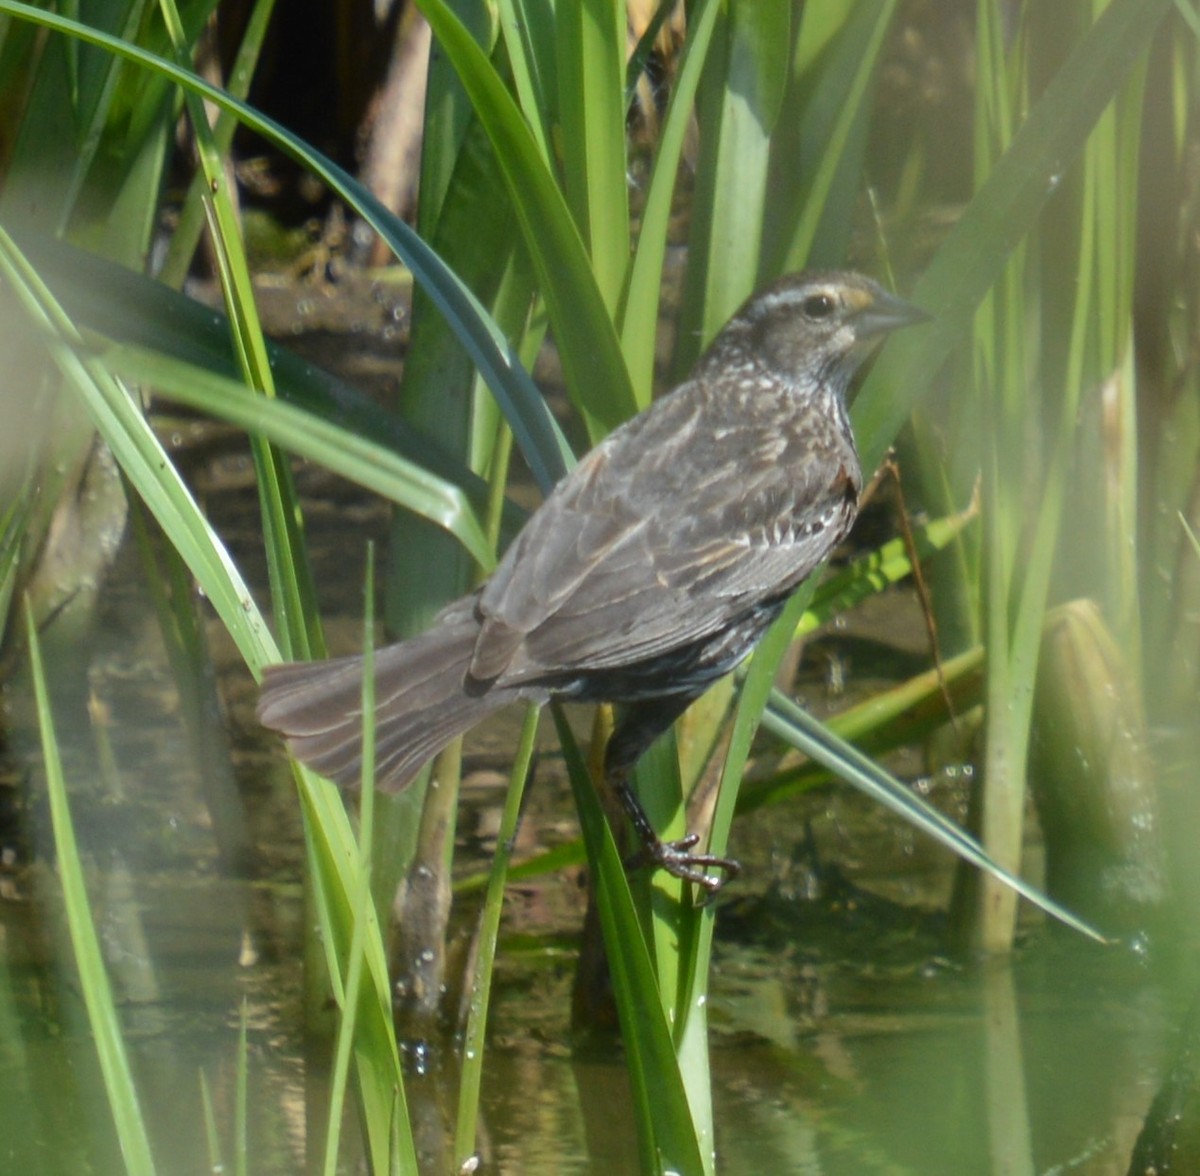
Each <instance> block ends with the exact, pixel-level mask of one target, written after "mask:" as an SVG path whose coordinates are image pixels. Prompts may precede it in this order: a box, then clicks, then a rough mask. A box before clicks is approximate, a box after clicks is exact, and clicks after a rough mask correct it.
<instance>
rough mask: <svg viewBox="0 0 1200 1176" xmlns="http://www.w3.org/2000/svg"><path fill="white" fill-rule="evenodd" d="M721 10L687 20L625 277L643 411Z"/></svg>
mask: <svg viewBox="0 0 1200 1176" xmlns="http://www.w3.org/2000/svg"><path fill="white" fill-rule="evenodd" d="M720 7H721V5H720V0H699V2H698V3H697V4H696V5H695V6H694V7H693V9H692V11H691V14H690V16H689V18H688V31H687V41H686V42H685V43H684V47H683V54H682V56H681V58H680V61H679V72H678V74H677V75H676V77H675V84H674V85H673V86H672V87H671V100H670V103H669V104H668V106H667V113H666V116H665V118H664V119H663V129H662V135H661V136H660V138H659V142H658V150H657V152H656V153H655V156H654V168H653V170H652V171H651V174H650V184H649V187H648V189H647V191H646V205H645V208H643V210H642V223H641V228H640V230H639V232H638V241H637V249H636V251H635V253H634V258H633V264H632V267H631V269H630V274H629V289H628V292H627V294H626V297H625V303H624V307H623V309H622V313H621V348H622V350H623V351H624V353H625V361H626V363H627V364H628V365H629V374H630V379H631V380H632V381H633V387H634V392H635V394H636V396H637V402H638V405H639V407H642V408H644V407H645V406H646V405H648V404H649V403H650V395H651V392H652V391H653V384H654V344H655V339H656V337H657V334H658V309H659V300H660V297H661V294H662V271H663V258H664V257H665V256H666V248H667V229H668V227H669V224H670V219H671V205H672V201H673V198H674V193H675V178H676V176H677V174H678V172H679V160H680V158H681V157H682V154H683V145H684V141H685V138H686V136H687V130H688V126H689V124H690V122H691V118H692V108H693V105H694V103H695V99H696V91H697V88H698V86H699V84H700V77H701V73H702V71H703V69H704V63H705V62H706V61H707V59H708V49H709V45H710V44H711V43H712V36H713V29H714V28H715V27H716V19H717V13H718V12H719V11H720Z"/></svg>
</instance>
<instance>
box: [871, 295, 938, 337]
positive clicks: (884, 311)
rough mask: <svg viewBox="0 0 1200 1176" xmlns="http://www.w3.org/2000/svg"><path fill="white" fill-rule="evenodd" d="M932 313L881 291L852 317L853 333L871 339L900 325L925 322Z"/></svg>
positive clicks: (929, 318)
mask: <svg viewBox="0 0 1200 1176" xmlns="http://www.w3.org/2000/svg"><path fill="white" fill-rule="evenodd" d="M932 318H933V315H931V314H928V313H927V312H926V311H923V310H922V309H921V308H920V307H918V306H913V304H912V303H911V302H905V301H904V299H903V298H897V297H896V296H895V295H894V294H888V293H887V292H886V291H884V292H882V293H881V294H880V296H879V297H878V298H876V299H875V301H874V302H872V303H871V304H870V305H869V306H864V307H863V308H862V310H860V311H859V312H858V314H857V315H856V316H855V318H854V335H855V338H856V339H860V340H861V339H871V338H874V337H875V336H876V335H886V334H887V333H888V332H889V331H895V330H897V329H899V328H900V327H909V326H912V325H914V324H915V323H927V322H929V321H930V320H931V319H932Z"/></svg>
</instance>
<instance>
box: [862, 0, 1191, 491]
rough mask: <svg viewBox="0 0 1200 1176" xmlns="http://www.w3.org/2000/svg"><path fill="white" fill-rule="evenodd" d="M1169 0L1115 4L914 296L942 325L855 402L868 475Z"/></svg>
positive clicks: (907, 344) (891, 360) (907, 347)
mask: <svg viewBox="0 0 1200 1176" xmlns="http://www.w3.org/2000/svg"><path fill="white" fill-rule="evenodd" d="M1170 6H1171V0H1113V2H1112V3H1111V4H1110V5H1109V6H1108V8H1106V9H1105V11H1104V12H1103V13H1102V14H1101V16H1100V18H1099V19H1098V20H1097V21H1096V23H1095V24H1094V25H1093V26H1092V27H1091V28H1090V29H1089V30H1088V31H1087V32H1086V33H1085V34H1084V35H1083V36H1082V37H1081V38H1080V40H1079V43H1078V44H1077V45H1076V46H1075V48H1074V50H1073V51H1072V52H1071V55H1070V57H1069V58H1068V59H1067V61H1066V63H1065V64H1064V65H1063V67H1062V68H1061V69H1060V70H1059V71H1058V73H1057V74H1056V75H1055V77H1054V78H1053V79H1052V80H1051V81H1050V83H1049V84H1048V85H1047V86H1046V89H1045V91H1044V92H1043V93H1042V95H1041V97H1040V98H1039V99H1038V100H1037V102H1036V104H1035V105H1034V107H1033V109H1032V110H1030V112H1029V116H1028V118H1027V119H1026V120H1025V122H1024V123H1023V124H1022V125H1021V127H1020V129H1019V130H1018V131H1017V133H1016V134H1015V136H1014V137H1013V142H1012V146H1011V147H1010V149H1009V150H1008V151H1006V152H1005V154H1004V155H1003V157H1002V158H1001V159H999V160H998V161H997V163H996V166H995V167H994V168H993V169H992V171H991V174H990V175H989V176H988V179H987V181H986V183H985V184H984V185H983V187H982V188H981V189H980V190H979V192H977V193H976V195H975V197H974V198H973V199H972V200H971V202H970V204H968V205H967V207H966V209H965V211H964V212H963V215H962V217H961V218H960V219H959V221H958V222H957V224H956V225H955V226H954V228H953V229H952V230H951V231H950V234H949V235H948V236H947V238H946V240H945V241H944V242H943V243H942V245H941V248H939V249H938V251H937V254H936V255H935V256H934V258H933V260H932V262H931V263H930V265H929V267H928V268H927V269H926V271H925V273H924V275H923V276H922V278H921V280H920V281H919V282H918V283H917V285H916V288H915V290H914V292H913V299H914V301H915V302H917V303H918V304H919V305H921V306H923V307H924V308H925V309H926V310H928V311H930V312H931V313H932V314H933V315H934V318H935V321H934V322H933V323H931V324H930V325H928V326H925V327H918V328H914V329H912V330H910V331H904V332H901V333H899V334H898V335H896V337H895V338H894V339H893V340H891V341H890V342H889V343H888V344H887V346H886V347H885V348H884V351H883V353H882V354H881V355H880V357H879V360H878V362H877V363H876V364H875V367H874V368H873V369H872V371H871V374H870V376H869V377H868V379H867V381H866V383H865V384H864V385H863V388H862V391H861V392H860V393H859V396H858V398H857V400H856V401H855V403H854V409H853V413H852V415H853V418H854V426H855V434H856V436H857V437H858V443H859V451H860V453H861V455H862V459H863V466H864V467H866V468H868V469H874V468H875V466H877V465H878V464H879V462H880V461H881V460H882V458H883V455H884V453H885V452H886V451H887V448H888V446H889V445H890V444H891V443H892V441H893V440H894V439H895V437H896V434H897V433H898V432H899V430H900V427H901V425H902V424H903V422H904V420H905V419H906V418H907V416H908V414H909V413H910V412H911V411H912V408H913V405H914V404H915V403H916V402H917V400H918V399H919V398H920V397H921V396H922V395H923V394H924V392H925V391H926V390H927V389H928V388H929V385H930V382H931V380H932V377H933V376H934V375H935V374H936V373H937V371H938V370H939V369H940V368H941V366H942V365H943V363H945V361H946V359H947V357H948V356H949V355H950V353H951V351H952V350H953V349H954V348H956V347H958V346H960V345H961V343H962V341H963V340H964V339H966V338H967V337H968V335H969V333H970V330H971V325H972V321H973V319H974V315H975V311H976V309H977V308H978V307H979V305H980V303H981V302H982V301H983V298H984V296H985V295H986V293H987V292H988V290H990V289H991V288H992V286H993V285H994V284H995V283H996V280H997V279H998V277H999V276H1000V273H1001V271H1002V269H1003V268H1004V265H1005V264H1006V262H1007V260H1008V257H1009V256H1010V254H1011V253H1012V251H1013V250H1014V249H1015V248H1016V247H1017V245H1018V244H1019V243H1020V242H1021V241H1022V240H1023V239H1024V238H1025V236H1026V235H1027V234H1028V233H1029V230H1030V229H1031V227H1032V226H1033V224H1034V221H1035V219H1036V217H1037V215H1038V213H1039V212H1040V211H1041V209H1042V206H1043V205H1044V204H1045V202H1046V200H1047V199H1048V198H1049V196H1050V194H1051V192H1052V191H1053V190H1054V188H1055V185H1056V183H1057V181H1058V179H1059V177H1061V175H1062V173H1063V171H1064V170H1065V169H1066V168H1067V167H1069V166H1070V164H1071V163H1072V162H1073V161H1074V159H1075V158H1076V157H1077V156H1078V155H1079V153H1080V151H1081V150H1082V149H1083V145H1084V143H1085V142H1086V141H1087V137H1088V135H1089V134H1090V133H1091V129H1092V127H1093V126H1094V125H1095V123H1096V120H1097V119H1098V118H1099V117H1100V114H1101V112H1102V111H1103V109H1104V107H1105V106H1106V105H1107V104H1108V103H1109V102H1110V101H1111V100H1112V98H1113V96H1114V94H1116V92H1117V91H1118V90H1119V89H1120V88H1121V86H1122V85H1123V83H1124V81H1125V79H1126V78H1127V77H1128V75H1129V71H1130V70H1131V69H1132V68H1133V67H1134V66H1135V65H1136V63H1137V62H1138V61H1139V60H1140V59H1141V57H1142V55H1143V54H1144V53H1145V52H1146V49H1147V47H1148V46H1149V44H1150V41H1151V39H1152V37H1153V36H1154V32H1155V30H1156V29H1157V27H1158V24H1159V21H1160V20H1161V18H1162V17H1163V16H1164V15H1165V13H1166V12H1167V10H1168V9H1169V8H1170Z"/></svg>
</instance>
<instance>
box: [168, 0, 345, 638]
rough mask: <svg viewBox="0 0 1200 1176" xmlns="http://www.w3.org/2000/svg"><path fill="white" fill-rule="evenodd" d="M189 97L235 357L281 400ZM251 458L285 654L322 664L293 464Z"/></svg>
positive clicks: (255, 447) (216, 168) (227, 210)
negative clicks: (316, 658) (315, 660)
mask: <svg viewBox="0 0 1200 1176" xmlns="http://www.w3.org/2000/svg"><path fill="white" fill-rule="evenodd" d="M159 11H160V12H161V14H162V18H163V23H164V24H165V25H166V28H167V33H168V36H169V37H170V39H171V44H172V47H173V49H174V52H175V56H176V58H177V60H178V62H179V64H180V65H181V66H183V65H186V64H187V62H188V46H187V43H186V40H185V38H184V33H183V27H182V25H181V23H180V20H179V12H178V10H177V9H176V7H175V3H174V0H159ZM183 97H184V103H185V105H186V106H187V109H188V114H189V116H190V122H191V125H192V133H193V135H194V136H195V143H196V151H197V155H198V157H199V159H200V166H201V168H202V170H203V172H204V178H205V184H206V188H207V190H206V191H205V192H204V195H203V201H204V210H205V215H206V218H207V220H208V228H209V240H210V242H211V244H212V247H213V253H214V256H215V258H216V263H217V272H218V276H219V278H220V283H221V292H222V294H223V296H224V298H225V308H226V311H227V313H228V316H229V325H230V330H231V333H232V339H233V349H234V354H235V355H236V356H237V360H238V366H239V367H240V368H241V371H242V376H243V378H244V379H245V381H246V383H247V384H248V385H249V386H250V387H251V388H253V389H254V390H255V391H256V392H258V393H260V394H262V395H263V396H266V397H268V398H273V397H274V395H275V381H274V377H273V376H272V374H271V365H270V361H269V360H268V358H267V346H266V340H265V338H264V336H263V330H262V321H261V320H260V318H259V315H258V307H257V306H256V305H255V301H254V283H253V281H252V279H251V277H250V268H249V266H248V265H247V263H246V253H245V250H244V249H243V247H242V238H241V227H240V224H239V220H238V215H237V212H236V210H235V209H234V207H233V198H232V194H231V192H230V190H229V186H228V184H227V182H226V174H225V165H224V162H223V161H222V159H221V154H220V151H219V150H218V147H217V144H216V142H215V139H214V137H213V130H212V127H211V126H210V125H209V122H208V116H207V114H206V113H205V110H204V105H203V103H202V101H201V99H200V96H199V95H198V94H195V93H193V92H192V91H190V90H184V92H183ZM250 451H251V453H252V455H253V458H254V468H255V472H256V475H257V482H258V495H259V507H260V510H261V514H262V522H263V543H264V549H265V551H266V556H267V572H268V581H269V583H270V587H271V603H272V605H273V608H274V614H275V625H276V629H277V632H278V634H279V639H280V642H281V644H282V647H283V652H284V655H285V656H286V657H288V658H292V659H295V658H312V657H322V656H324V653H325V638H324V634H323V633H322V630H321V618H320V612H319V610H318V608H317V591H316V585H315V584H314V583H313V578H312V567H311V565H310V563H309V559H308V549H307V544H306V543H305V540H304V531H303V527H302V525H301V513H300V506H299V502H298V501H297V498H296V488H295V484H294V482H293V479H292V472H291V465H290V464H289V462H288V459H287V457H286V455H284V454H280V453H277V452H276V451H275V450H274V449H273V448H272V447H271V445H270V444H269V443H268V442H267V441H265V440H264V439H263V438H261V437H259V436H256V435H253V434H252V435H251V437H250Z"/></svg>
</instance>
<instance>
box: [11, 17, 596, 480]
mask: <svg viewBox="0 0 1200 1176" xmlns="http://www.w3.org/2000/svg"><path fill="white" fill-rule="evenodd" d="M5 12H7V13H10V14H11V15H13V16H17V17H19V18H20V19H22V20H26V21H30V22H32V23H34V24H38V25H41V26H43V27H45V28H49V29H53V30H55V31H56V32H60V33H63V34H65V35H67V36H71V37H75V38H78V39H80V40H82V41H85V42H87V43H89V44H94V45H99V46H102V47H103V48H104V49H106V50H107V51H109V52H111V53H115V54H117V55H119V56H121V57H125V58H127V59H129V60H131V61H135V62H137V63H139V64H140V65H143V66H145V67H147V68H149V69H151V70H154V71H155V72H156V73H158V74H160V75H162V76H163V77H164V78H167V79H169V80H170V81H172V82H174V83H175V84H177V85H180V86H183V87H184V88H186V89H189V90H193V91H195V92H196V93H198V94H200V95H201V96H203V97H204V98H205V99H206V100H207V101H209V102H212V103H215V104H216V105H217V106H219V107H221V108H222V109H225V110H231V111H233V112H234V113H236V114H237V116H238V118H239V119H240V120H241V121H242V123H243V124H244V125H245V126H247V127H248V128H250V129H251V130H253V131H255V132H256V133H258V134H260V135H262V136H263V137H264V138H265V139H267V140H268V141H269V142H271V143H273V144H274V145H275V146H276V147H278V148H279V150H280V151H282V152H283V153H284V154H285V155H287V156H288V157H289V158H291V159H294V160H295V161H296V162H297V163H299V164H300V165H301V166H303V167H306V168H308V169H309V170H310V171H312V172H313V174H314V175H316V176H317V177H318V178H319V179H321V180H322V181H323V182H324V183H325V184H327V185H328V186H329V188H330V189H331V190H332V191H333V192H334V193H335V194H337V195H338V196H340V197H341V198H342V199H343V200H345V201H346V203H347V204H348V205H349V206H350V207H351V208H352V209H353V210H354V211H355V212H356V213H358V215H359V216H361V217H362V218H363V219H364V220H365V221H366V222H367V223H368V224H370V225H371V227H372V228H374V229H375V231H376V232H378V233H379V235H380V236H381V237H382V238H383V239H384V241H386V242H387V244H388V246H389V247H390V248H391V249H392V250H393V251H394V252H395V254H396V256H397V257H399V258H400V259H401V260H402V261H403V262H404V263H405V264H406V265H407V266H408V268H409V269H410V270H411V271H412V273H413V276H414V277H415V278H416V279H417V281H419V282H421V283H422V284H423V285H424V286H425V288H426V290H427V291H428V292H429V294H430V297H431V298H433V300H434V302H435V303H436V304H437V306H438V308H439V309H440V310H441V311H442V313H443V314H445V315H446V316H447V318H449V319H450V321H451V322H452V323H453V324H454V327H455V330H456V331H458V332H459V337H460V338H461V339H462V341H463V346H464V347H466V348H467V351H468V352H469V353H470V355H471V358H472V360H473V361H474V363H475V365H476V366H477V367H478V368H479V370H480V371H481V372H482V373H483V376H484V378H485V379H486V381H487V384H488V387H489V388H490V389H491V390H492V393H493V394H494V395H495V396H496V398H497V399H498V400H499V401H500V404H501V407H502V408H503V410H504V413H505V416H507V417H508V419H509V420H510V422H511V423H512V425H513V432H514V435H515V437H516V439H517V444H518V445H519V446H520V447H521V452H522V455H523V456H524V457H525V459H526V462H527V463H528V465H529V468H530V470H531V471H532V473H533V475H534V477H535V479H536V480H537V482H538V485H539V486H540V487H541V489H542V490H543V491H544V492H546V493H548V492H549V490H550V489H551V487H553V486H554V484H555V483H556V482H557V481H559V479H560V478H561V477H562V475H563V473H564V472H565V471H566V469H567V468H568V467H569V464H570V462H571V461H572V460H573V457H572V455H571V453H570V449H569V447H567V446H566V445H565V442H564V441H563V439H562V435H561V433H560V432H559V431H557V430H554V429H548V428H547V425H548V421H549V419H550V418H549V414H548V413H546V412H542V413H533V414H531V413H529V412H528V411H526V409H525V406H526V405H528V404H530V403H532V402H534V401H537V400H540V393H539V392H538V391H537V389H536V387H535V386H534V385H533V382H532V380H531V379H530V377H529V373H528V372H527V371H526V370H525V368H524V367H523V365H522V364H521V363H520V360H519V359H518V358H517V356H516V354H515V352H514V350H513V348H512V347H511V346H510V345H509V344H508V341H507V340H506V339H505V338H504V335H503V333H502V332H501V331H500V330H499V328H498V327H497V326H496V324H495V323H493V322H492V321H491V320H490V318H489V317H488V315H487V314H486V312H485V311H484V310H483V308H482V307H481V306H480V305H479V302H478V300H477V299H476V298H475V297H474V295H473V294H471V292H470V290H468V289H467V288H466V287H465V286H464V285H463V284H462V282H460V281H459V280H458V278H457V277H456V276H455V275H454V274H453V273H452V272H451V271H450V270H449V269H448V268H447V267H446V266H445V265H444V264H443V263H442V261H441V260H440V258H438V257H437V255H436V254H435V253H434V252H433V250H432V249H430V247H429V246H428V245H427V244H426V243H425V242H424V241H422V240H421V238H420V237H418V236H417V234H416V233H414V232H413V230H412V229H411V228H409V226H408V225H406V224H405V223H404V222H403V221H401V220H400V219H399V218H398V217H396V216H394V215H393V214H392V213H390V212H389V211H388V210H387V209H386V208H384V207H383V205H382V204H381V203H380V202H379V201H378V200H377V199H376V198H375V197H374V196H373V195H372V194H371V193H370V192H369V191H367V190H366V189H365V188H364V187H363V186H362V185H361V184H359V183H358V182H357V181H356V180H354V178H353V177H351V176H350V175H349V174H348V173H347V172H346V171H345V170H344V169H343V168H340V167H338V166H337V164H335V163H333V162H332V161H331V160H329V159H328V158H326V157H325V156H324V155H322V154H321V153H320V152H319V151H316V150H314V149H313V148H312V147H311V146H309V145H308V144H307V143H305V142H303V140H301V139H299V138H298V137H297V136H296V135H293V134H292V133H291V132H290V131H288V130H286V129H285V128H284V127H282V126H280V125H279V124H278V123H277V122H275V121H274V120H272V119H269V118H267V117H266V116H265V115H262V114H260V113H259V112H258V111H256V110H254V109H253V108H252V107H250V106H247V105H246V104H245V103H244V102H239V101H237V100H236V99H234V98H231V97H230V96H229V95H228V94H226V93H225V92H224V91H223V90H219V89H217V88H216V87H215V86H211V85H209V84H208V83H207V82H205V81H203V79H201V78H198V77H197V76H196V75H195V74H193V73H190V72H189V71H187V70H184V69H181V68H180V67H179V66H177V65H175V64H174V63H173V62H169V61H166V60H164V59H163V58H161V57H157V56H155V55H154V54H153V53H148V52H147V51H145V50H144V49H141V48H139V47H138V46H136V45H129V44H125V43H124V42H122V41H119V40H117V39H116V38H114V37H110V36H108V35H107V34H104V33H101V32H98V31H97V30H95V29H92V28H89V27H88V26H87V25H83V24H80V23H78V22H76V21H72V20H67V19H66V18H64V17H61V16H59V15H57V14H56V13H51V12H46V11H44V10H42V9H38V8H33V7H31V6H30V5H28V4H24V3H21V2H20V0H0V13H5ZM568 220H569V218H568ZM581 248H582V247H581Z"/></svg>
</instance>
